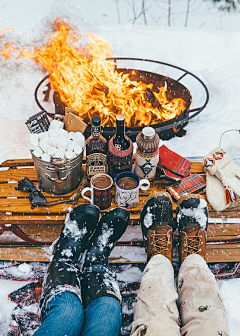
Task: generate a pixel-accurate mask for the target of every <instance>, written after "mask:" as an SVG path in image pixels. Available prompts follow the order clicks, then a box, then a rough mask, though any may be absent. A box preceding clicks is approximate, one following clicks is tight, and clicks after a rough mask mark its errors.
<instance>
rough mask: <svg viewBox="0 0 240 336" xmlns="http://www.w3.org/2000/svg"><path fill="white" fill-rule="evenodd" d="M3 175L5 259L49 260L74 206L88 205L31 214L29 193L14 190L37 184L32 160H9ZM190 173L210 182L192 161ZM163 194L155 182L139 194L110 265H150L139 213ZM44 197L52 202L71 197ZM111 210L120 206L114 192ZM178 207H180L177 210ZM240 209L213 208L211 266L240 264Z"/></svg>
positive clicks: (0, 200) (0, 218) (0, 199)
mask: <svg viewBox="0 0 240 336" xmlns="http://www.w3.org/2000/svg"><path fill="white" fill-rule="evenodd" d="M83 168H85V161H84V164H83ZM0 170H1V171H0V260H15V261H49V256H50V248H49V246H50V245H51V244H52V242H53V241H55V240H56V239H57V238H58V236H59V234H60V232H61V229H62V226H63V224H64V220H65V216H66V213H67V212H69V211H70V209H71V208H73V207H74V206H76V205H80V204H82V203H85V200H84V199H83V198H80V199H79V200H78V202H77V204H67V203H63V204H59V205H55V206H50V207H48V206H44V207H36V208H34V209H31V204H30V202H29V199H28V196H29V194H28V193H25V192H21V191H19V190H15V187H16V186H17V185H18V181H20V180H21V179H22V178H24V177H25V176H27V177H28V178H29V179H30V180H32V181H33V182H34V184H38V179H37V174H36V171H35V169H34V166H33V161H32V160H31V159H23V160H8V161H5V162H3V164H2V165H1V169H0ZM190 172H191V173H198V174H201V176H202V177H203V178H205V174H204V172H203V168H202V165H201V162H193V164H192V167H191V171H190ZM161 190H165V185H163V184H161V183H160V182H159V181H155V182H152V183H151V188H150V189H149V190H148V191H146V192H140V203H139V205H138V207H137V208H134V209H130V210H129V212H130V219H131V221H130V224H131V225H129V227H128V228H127V230H126V232H125V233H124V235H123V236H122V238H121V239H120V241H119V242H118V243H117V246H116V247H115V248H114V250H113V252H112V254H111V258H110V262H111V263H135V262H137V263H145V262H146V253H145V249H144V248H143V245H142V234H141V228H140V225H139V218H140V216H139V214H140V210H141V208H142V205H143V203H144V201H145V199H146V198H147V197H148V196H149V195H150V194H151V193H153V192H155V191H156V192H158V191H161ZM43 194H44V195H45V197H46V198H47V200H48V201H52V200H54V199H59V198H60V197H67V196H68V195H64V196H59V195H58V196H52V195H50V194H47V193H43ZM203 196H204V197H205V195H203ZM111 207H112V208H114V207H116V205H115V203H114V192H113V203H112V206H111ZM175 208H176V204H175V205H174V210H175ZM239 210H240V208H234V209H227V210H225V211H222V212H216V211H213V210H212V209H211V208H210V206H209V224H208V230H207V257H206V258H207V262H208V263H212V262H237V261H240V238H239V237H240V215H239V214H240V212H239ZM106 211H107V210H106Z"/></svg>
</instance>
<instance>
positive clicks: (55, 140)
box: [48, 136, 58, 147]
mask: <svg viewBox="0 0 240 336" xmlns="http://www.w3.org/2000/svg"><path fill="white" fill-rule="evenodd" d="M48 143H49V145H51V146H53V147H56V146H57V143H58V138H57V137H56V136H50V137H49V138H48Z"/></svg>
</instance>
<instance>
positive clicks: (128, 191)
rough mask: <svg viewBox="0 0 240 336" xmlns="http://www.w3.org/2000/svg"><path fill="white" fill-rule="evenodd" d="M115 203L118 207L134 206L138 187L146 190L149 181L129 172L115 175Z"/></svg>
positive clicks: (137, 199) (127, 207) (137, 201)
mask: <svg viewBox="0 0 240 336" xmlns="http://www.w3.org/2000/svg"><path fill="white" fill-rule="evenodd" d="M115 186H116V194H115V203H116V205H117V206H119V207H120V208H125V209H130V208H135V207H136V206H137V205H138V203H139V189H141V190H144V191H145V190H148V189H149V187H150V182H149V181H148V180H147V179H142V180H140V178H139V177H138V176H137V175H136V174H134V173H131V172H123V173H120V174H118V175H117V176H116V177H115Z"/></svg>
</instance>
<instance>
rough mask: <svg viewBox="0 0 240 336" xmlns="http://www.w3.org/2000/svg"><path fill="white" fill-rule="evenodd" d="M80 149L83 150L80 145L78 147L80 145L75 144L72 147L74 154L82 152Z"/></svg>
mask: <svg viewBox="0 0 240 336" xmlns="http://www.w3.org/2000/svg"><path fill="white" fill-rule="evenodd" d="M82 151H83V149H82V147H80V146H75V147H74V153H75V154H77V155H79V154H81V153H82Z"/></svg>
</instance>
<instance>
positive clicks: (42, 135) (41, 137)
mask: <svg viewBox="0 0 240 336" xmlns="http://www.w3.org/2000/svg"><path fill="white" fill-rule="evenodd" d="M38 137H39V140H42V139H43V138H47V137H48V132H42V133H39V134H38Z"/></svg>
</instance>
